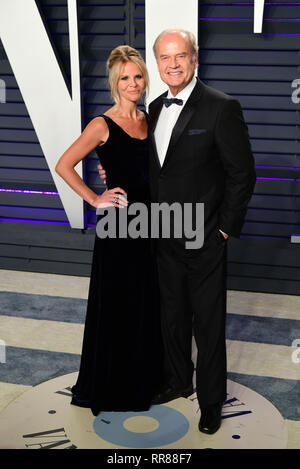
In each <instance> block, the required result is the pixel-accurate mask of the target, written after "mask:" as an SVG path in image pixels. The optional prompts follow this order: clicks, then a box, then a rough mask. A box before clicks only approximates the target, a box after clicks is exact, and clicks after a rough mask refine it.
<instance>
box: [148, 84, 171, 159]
mask: <svg viewBox="0 0 300 469" xmlns="http://www.w3.org/2000/svg"><path fill="white" fill-rule="evenodd" d="M167 94H168V92H167V91H166V92H165V93H164V94H163V95H161V96H160V97H159V99H158V100H157V102H156V103H155V107H154V108H153V109H152V112H151V120H150V137H151V144H152V148H153V153H154V158H155V160H156V162H157V164H158V166H159V167H160V168H161V164H160V160H159V157H158V153H157V148H156V142H155V136H154V131H155V128H156V124H157V121H158V117H159V114H160V111H161V108H162V106H163V98H164V97H165V96H167Z"/></svg>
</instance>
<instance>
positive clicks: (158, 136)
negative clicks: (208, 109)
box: [154, 77, 197, 166]
mask: <svg viewBox="0 0 300 469" xmlns="http://www.w3.org/2000/svg"><path fill="white" fill-rule="evenodd" d="M196 83H197V79H196V77H193V78H192V80H191V81H190V83H189V84H188V85H187V86H186V87H185V88H184V89H183V90H181V91H180V92H179V93H178V94H177V95H176V98H178V99H182V101H183V105H182V106H179V105H178V104H172V105H171V106H169V107H166V106H165V105H163V107H162V109H161V112H160V115H159V117H158V121H157V124H156V128H155V131H154V136H155V143H156V149H157V153H158V157H159V161H160V164H161V166H162V165H163V162H164V159H165V156H166V153H167V150H168V146H169V143H170V138H171V135H172V131H173V128H174V125H175V124H176V121H177V119H178V117H179V114H180V113H181V111H182V109H183V107H184V105H185V103H186V102H187V100H188V99H189V97H190V94H191V92H192V91H193V89H194V87H195V85H196ZM167 98H174V96H173V95H172V93H171V92H170V90H169V92H168V94H167Z"/></svg>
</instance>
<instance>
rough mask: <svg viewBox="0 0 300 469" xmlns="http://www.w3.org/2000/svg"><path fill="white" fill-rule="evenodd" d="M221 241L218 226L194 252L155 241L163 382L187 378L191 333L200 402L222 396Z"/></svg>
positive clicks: (185, 382)
mask: <svg viewBox="0 0 300 469" xmlns="http://www.w3.org/2000/svg"><path fill="white" fill-rule="evenodd" d="M226 243H227V241H226V240H225V239H223V237H222V235H221V233H220V232H219V231H218V230H216V232H215V233H213V236H211V237H210V239H209V241H208V242H206V243H205V244H204V246H203V247H202V248H201V249H199V250H197V252H196V250H186V249H185V248H182V247H181V248H180V249H177V248H176V241H174V240H169V239H160V240H158V242H157V262H158V275H159V285H160V296H161V325H162V336H163V343H164V380H165V384H166V385H168V386H170V387H172V388H174V389H184V388H186V387H188V386H189V385H191V384H192V378H193V373H194V364H193V362H192V356H191V355H192V335H193V333H194V337H195V342H196V345H197V363H196V388H197V397H198V401H199V405H200V407H201V408H203V407H205V406H207V405H209V404H214V403H217V402H223V401H225V400H226V382H227V371H226V341H225V318H226V252H227V246H226Z"/></svg>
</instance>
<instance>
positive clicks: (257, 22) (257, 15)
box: [254, 0, 265, 33]
mask: <svg viewBox="0 0 300 469" xmlns="http://www.w3.org/2000/svg"><path fill="white" fill-rule="evenodd" d="M264 8H265V0H254V33H261V32H262V24H263V19H264Z"/></svg>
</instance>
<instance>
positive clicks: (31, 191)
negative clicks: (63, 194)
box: [0, 188, 59, 195]
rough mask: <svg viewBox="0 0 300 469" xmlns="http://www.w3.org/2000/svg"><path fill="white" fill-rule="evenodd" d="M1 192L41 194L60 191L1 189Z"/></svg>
mask: <svg viewBox="0 0 300 469" xmlns="http://www.w3.org/2000/svg"><path fill="white" fill-rule="evenodd" d="M0 192H12V193H21V194H41V195H59V194H58V192H52V191H34V190H29V189H1V188H0Z"/></svg>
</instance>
